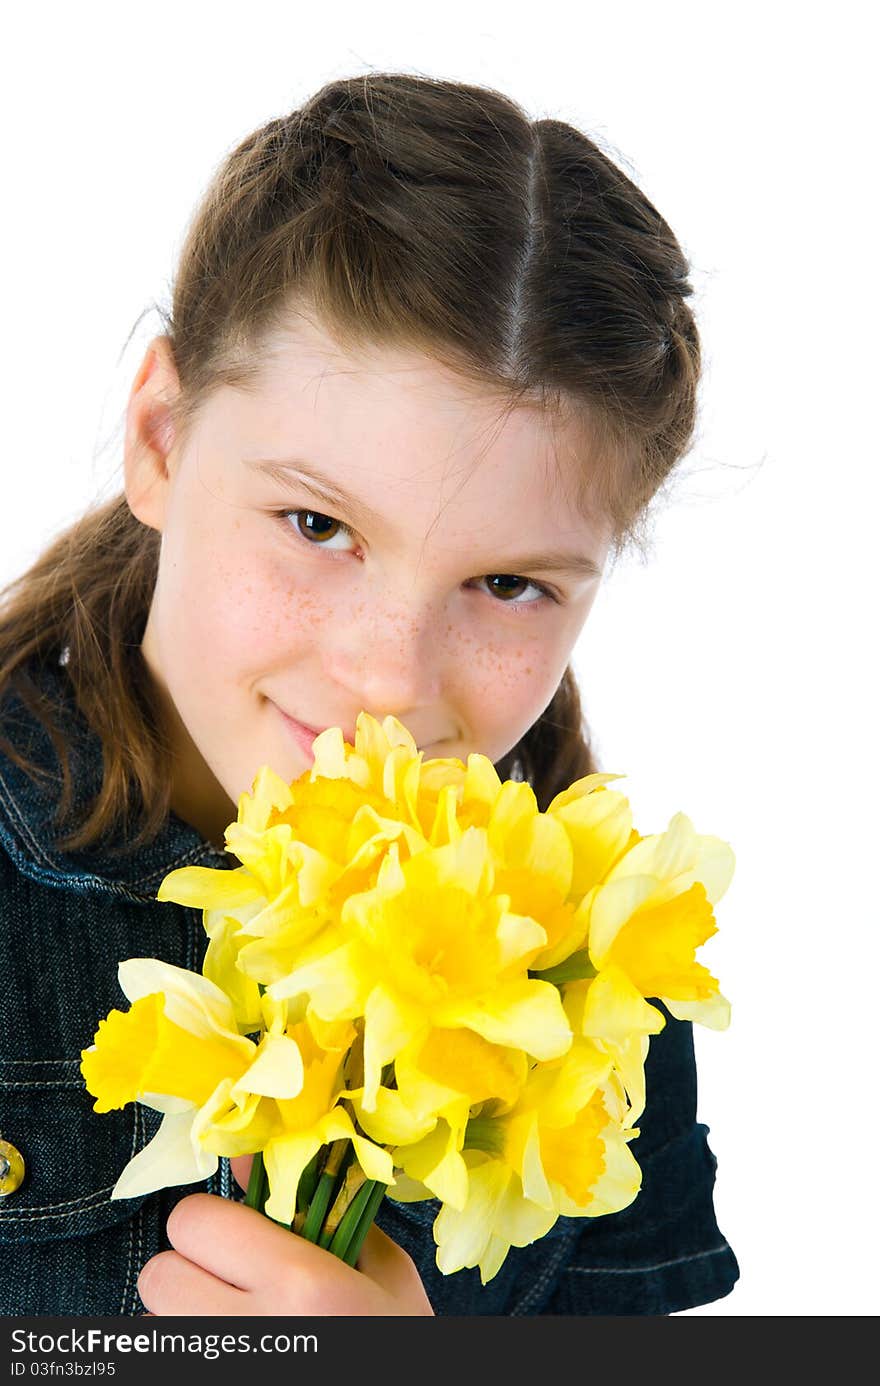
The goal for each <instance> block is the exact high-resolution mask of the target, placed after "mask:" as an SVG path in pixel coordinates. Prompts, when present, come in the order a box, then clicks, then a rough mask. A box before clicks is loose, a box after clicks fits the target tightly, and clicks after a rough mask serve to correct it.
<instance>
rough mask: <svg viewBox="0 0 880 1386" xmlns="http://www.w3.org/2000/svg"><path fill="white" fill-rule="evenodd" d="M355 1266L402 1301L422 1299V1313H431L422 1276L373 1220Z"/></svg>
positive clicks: (410, 1259)
mask: <svg viewBox="0 0 880 1386" xmlns="http://www.w3.org/2000/svg"><path fill="white" fill-rule="evenodd" d="M357 1269H358V1270H359V1271H362V1272H363V1274H364V1275H366V1276H369V1278H370V1280H373V1281H375V1283H376V1284H377V1285H380V1286H381V1287H382V1289H383V1290H386V1291H387V1292H388V1294H390V1295H391V1296H392V1297H393V1298H394V1299H396V1300H400V1301H401V1302H411V1301H413V1300H415V1302H416V1303H419V1301H420V1299H423V1300H424V1306H425V1307H424V1312H425V1313H428V1314H430V1313H432V1312H433V1311H432V1309H431V1306H430V1303H429V1302H428V1298H427V1295H426V1294H425V1291H424V1287H423V1285H422V1281H421V1277H420V1276H419V1273H418V1271H417V1270H416V1267H415V1263H414V1262H413V1259H412V1257H411V1256H408V1255H407V1253H406V1252H405V1251H404V1250H403V1247H400V1246H398V1245H397V1243H396V1242H394V1241H392V1240H391V1238H390V1237H389V1236H387V1235H386V1234H385V1233H384V1232H383V1231H382V1229H381V1227H377V1226H376V1224H375V1223H371V1224H370V1229H369V1231H368V1232H367V1235H366V1237H365V1238H364V1244H363V1246H362V1247H361V1251H360V1255H359V1256H358V1260H357Z"/></svg>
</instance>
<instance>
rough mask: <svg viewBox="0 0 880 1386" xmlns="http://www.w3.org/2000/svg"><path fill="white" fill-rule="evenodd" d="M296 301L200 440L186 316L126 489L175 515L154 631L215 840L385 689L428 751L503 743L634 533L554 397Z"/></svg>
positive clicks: (378, 706)
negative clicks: (585, 505)
mask: <svg viewBox="0 0 880 1386" xmlns="http://www.w3.org/2000/svg"><path fill="white" fill-rule="evenodd" d="M296 321H297V326H296V329H295V331H294V332H291V333H289V334H285V335H284V337H283V338H279V339H277V341H278V345H277V349H276V350H275V351H274V353H273V354H272V355H271V356H270V357H269V358H268V360H267V364H266V367H265V371H264V373H263V375H262V377H261V383H260V386H259V388H258V389H257V390H255V391H248V392H244V391H239V390H235V389H232V388H229V387H224V388H222V389H220V390H218V391H217V392H216V393H215V394H213V395H212V396H211V397H209V399H208V401H207V403H206V404H205V406H204V407H203V409H202V410H201V412H200V413H199V415H198V417H197V420H196V423H195V426H194V429H193V431H192V432H191V434H190V436H189V437H188V438H187V439H186V441H185V442H184V443H182V444H181V445H180V446H178V445H176V444H175V442H174V438H173V433H172V431H171V426H170V423H169V422H168V416H167V412H164V405H163V401H165V402H167V399H168V397H169V394H170V393H172V392H173V391H174V390H175V389H176V387H177V383H176V376H175V374H174V367H173V361H172V358H171V356H170V353H169V351H168V347H167V342H166V340H165V339H164V338H159V339H157V340H156V341H155V342H154V343H152V344H151V346H150V348H149V349H148V351H147V354H146V356H145V359H144V363H143V365H142V367H141V370H140V372H139V373H138V377H137V379H136V381H135V384H134V386H133V388H132V394H131V399H130V402H129V412H128V429H127V435H126V494H127V496H128V500H129V504H130V505H131V508H132V510H133V512H134V513H135V514H136V515H137V516H138V518H139V519H141V520H142V521H144V523H146V524H149V525H151V526H153V527H154V528H156V529H158V530H159V531H160V532H161V535H162V543H161V557H160V561H159V572H158V580H157V584H156V589H155V594H154V597H153V602H152V606H151V609H150V613H149V619H148V622H147V626H146V630H145V633H144V638H143V653H144V657H145V659H146V661H147V664H148V666H149V667H150V669H151V671H152V672H153V674H154V676H155V678H156V680H157V682H158V686H159V689H160V691H161V693H162V696H163V699H164V701H165V705H166V713H167V716H168V722H169V729H170V733H171V736H172V741H173V744H174V747H175V751H176V758H175V764H176V767H177V770H176V778H175V783H174V787H173V798H172V803H173V806H174V808H175V809H176V811H177V812H178V813H179V814H180V815H181V817H183V818H185V819H186V820H187V821H188V822H191V823H193V824H194V825H195V826H196V827H198V828H200V830H201V831H202V832H203V834H204V835H205V836H206V837H208V838H211V839H213V840H215V841H221V840H222V834H223V829H224V827H225V826H226V825H227V824H228V823H229V822H230V821H231V820H232V819H233V818H234V817H235V813H236V808H235V805H236V804H237V800H238V797H239V795H240V794H241V793H242V792H244V791H249V790H250V789H251V786H252V784H253V780H254V776H255V774H256V772H257V770H258V769H259V767H260V766H261V765H263V764H267V765H269V766H271V767H272V769H273V770H275V771H276V772H277V773H278V774H279V775H280V776H281V777H282V778H283V779H285V780H287V781H290V780H292V779H294V778H295V777H296V776H298V775H300V774H302V773H303V771H305V770H307V769H308V767H309V765H310V764H311V760H312V757H311V753H310V750H309V745H310V742H311V740H312V738H313V737H314V736H315V735H317V733H318V732H319V731H321V730H323V729H324V728H325V727H328V726H332V725H338V726H340V727H341V728H342V730H343V733H344V734H345V737H346V739H347V740H349V741H353V740H354V729H355V722H356V719H357V715H358V713H359V712H360V711H361V709H364V710H366V711H367V712H369V713H372V715H373V716H374V717H377V718H379V719H381V718H383V717H385V716H386V715H387V714H389V713H390V714H393V715H394V716H395V717H397V718H399V719H400V720H401V721H402V722H403V723H404V724H405V725H406V727H407V728H408V729H409V731H410V732H411V733H412V735H413V737H414V738H415V741H416V743H417V745H418V746H419V748H420V749H421V750H422V751H423V752H424V756H425V758H426V759H427V758H430V757H435V756H458V757H460V758H461V759H466V757H467V755H468V754H469V753H470V752H471V751H479V752H481V753H482V754H484V755H486V756H488V757H489V758H490V759H491V760H492V761H498V760H499V759H500V758H501V757H502V756H503V755H504V754H505V753H506V752H508V751H509V750H511V748H512V747H513V746H514V745H515V744H516V742H517V741H518V740H519V738H520V737H521V736H522V735H523V733H524V732H525V731H527V730H528V728H529V727H530V726H531V725H532V724H533V722H535V721H536V719H537V718H538V717H539V716H540V714H541V712H543V710H544V709H545V708H546V707H547V705H548V703H549V702H550V700H551V698H552V697H553V694H554V692H555V690H556V688H557V686H558V684H559V681H560V679H561V678H562V675H563V673H564V671H565V667H566V664H567V663H568V660H569V656H570V655H571V652H572V647H573V646H574V643H575V641H576V639H577V636H578V634H579V632H580V630H581V628H582V626H583V624H584V621H585V620H586V617H587V615H588V614H589V611H590V608H591V606H592V604H593V601H594V599H595V596H596V591H597V588H598V584H599V581H600V576H601V569H602V566H603V564H604V562H605V558H606V555H607V552H608V546H609V541H610V533H609V531H608V530H607V528H606V526H605V525H604V524H603V523H602V521H601V520H600V518H599V517H592V518H590V517H586V518H585V517H584V515H582V514H581V513H579V511H578V509H577V506H576V505H575V502H574V500H573V499H571V498H570V497H571V495H572V494H573V493H574V491H575V486H574V484H573V483H574V481H575V480H576V469H577V467H578V466H579V465H582V463H581V462H578V461H577V460H576V455H575V451H574V450H575V447H576V446H577V442H576V440H575V439H574V437H573V435H572V436H569V435H567V434H566V432H565V431H564V430H563V429H561V428H560V427H559V426H557V428H556V429H555V431H554V430H553V429H552V428H551V424H550V422H549V420H548V419H547V417H546V416H545V415H543V414H542V413H541V412H540V411H538V410H532V409H525V408H519V409H516V410H514V411H513V412H509V413H508V414H507V416H506V417H502V415H501V410H500V407H499V405H498V402H497V400H495V399H493V398H490V397H489V396H487V395H486V394H485V393H480V392H478V391H477V390H476V388H475V387H473V386H469V385H467V384H465V383H464V382H462V381H461V380H460V379H458V378H457V377H455V376H453V375H452V374H451V373H449V372H447V371H446V370H445V369H443V368H441V367H439V366H437V365H436V364H434V363H433V362H432V361H430V360H429V359H428V358H426V357H422V356H420V355H410V354H403V353H396V352H386V351H382V352H379V351H376V352H375V353H371V354H370V355H369V356H367V355H364V356H357V357H352V356H348V355H343V354H341V353H340V352H339V351H338V350H337V349H335V348H334V346H333V344H332V343H331V340H330V338H329V337H327V336H326V335H325V334H324V333H323V332H322V331H321V330H320V329H319V328H318V327H317V326H316V325H312V324H310V323H307V322H305V320H300V319H297V320H296ZM582 446H583V445H582V443H581V457H582ZM567 496H568V497H569V498H568V499H567V498H566V497H567ZM591 569H595V571H591Z"/></svg>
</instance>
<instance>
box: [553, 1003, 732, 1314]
mask: <svg viewBox="0 0 880 1386" xmlns="http://www.w3.org/2000/svg"><path fill="white" fill-rule="evenodd" d="M655 1004H658V1005H659V1003H655ZM661 1009H664V1013H665V1014H666V1016H667V1023H666V1027H665V1029H664V1030H662V1031H661V1033H660V1034H659V1035H655V1036H654V1037H653V1038H652V1040H651V1049H650V1051H649V1054H648V1059H647V1062H646V1066H645V1074H646V1085H647V1095H648V1100H647V1105H646V1109H645V1112H644V1114H643V1117H642V1120H641V1121H640V1123H639V1130H640V1133H641V1134H640V1135H639V1136H638V1138H637V1139H636V1140H635V1141H634V1142H633V1143H632V1146H631V1149H632V1152H633V1154H634V1156H635V1157H636V1159H637V1160H638V1162H639V1166H640V1168H641V1170H642V1188H641V1191H640V1193H639V1194H638V1196H637V1197H636V1199H635V1201H634V1202H633V1203H631V1204H630V1206H629V1207H628V1208H625V1209H623V1210H622V1211H621V1212H619V1213H612V1214H609V1215H608V1216H606V1217H601V1218H594V1219H585V1220H584V1221H583V1223H582V1224H581V1226H580V1228H579V1230H578V1232H577V1235H576V1236H575V1237H573V1238H572V1240H571V1242H570V1243H569V1250H568V1252H567V1254H566V1258H565V1260H564V1262H563V1263H562V1265H561V1266H560V1268H559V1273H558V1276H557V1278H556V1282H555V1285H554V1288H553V1291H552V1293H551V1294H550V1296H549V1298H548V1299H547V1300H546V1302H545V1303H544V1305H543V1307H542V1308H541V1309H540V1310H538V1312H540V1313H543V1314H671V1313H675V1312H677V1311H679V1310H682V1309H689V1308H692V1307H693V1306H695V1305H698V1304H708V1303H710V1302H711V1301H712V1300H715V1299H720V1298H721V1297H722V1296H724V1295H726V1294H729V1293H730V1291H731V1290H732V1289H733V1286H734V1284H735V1283H736V1280H737V1279H738V1276H739V1268H738V1266H737V1262H736V1258H735V1256H734V1254H733V1251H732V1250H731V1248H730V1246H729V1245H728V1243H727V1241H726V1240H725V1238H724V1237H723V1236H722V1234H721V1232H720V1231H719V1228H718V1224H717V1222H716V1219H715V1209H714V1203H713V1190H714V1184H715V1169H716V1163H717V1162H716V1159H715V1156H714V1155H713V1153H712V1151H711V1149H710V1148H709V1144H708V1141H707V1135H708V1127H707V1126H705V1125H703V1124H702V1123H700V1122H698V1121H697V1120H696V1105H697V1074H696V1065H695V1060H694V1045H693V1028H692V1026H691V1025H690V1023H689V1022H685V1021H679V1020H674V1019H673V1018H672V1017H671V1016H670V1015H669V1013H668V1012H667V1011H665V1008H663V1007H661Z"/></svg>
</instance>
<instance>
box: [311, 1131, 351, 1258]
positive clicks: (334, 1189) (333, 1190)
mask: <svg viewBox="0 0 880 1386" xmlns="http://www.w3.org/2000/svg"><path fill="white" fill-rule="evenodd" d="M345 1146H348V1147H349V1148H348V1150H346V1149H345V1148H344V1147H345ZM351 1154H352V1151H351V1142H350V1141H334V1143H333V1145H332V1146H331V1147H330V1154H329V1155H328V1156H327V1162H326V1164H325V1165H324V1169H323V1172H322V1174H321V1177H320V1179H319V1180H318V1187H317V1188H316V1189H315V1192H314V1193H313V1195H312V1198H311V1202H310V1203H309V1211H308V1213H307V1214H306V1220H305V1222H304V1223H303V1226H302V1231H301V1232H300V1236H301V1237H304V1238H305V1240H306V1241H307V1242H315V1243H317V1241H318V1237H319V1235H320V1233H321V1229H322V1228H323V1226H324V1218H325V1217H326V1215H327V1210H328V1208H330V1207H331V1205H332V1203H333V1200H334V1199H335V1197H336V1195H337V1193H338V1192H339V1187H340V1185H341V1183H342V1180H343V1179H344V1178H345V1166H346V1165H347V1164H348V1161H349V1160H350V1159H351Z"/></svg>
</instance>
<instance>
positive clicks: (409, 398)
mask: <svg viewBox="0 0 880 1386" xmlns="http://www.w3.org/2000/svg"><path fill="white" fill-rule="evenodd" d="M238 403H239V404H240V405H241V407H242V409H243V413H244V418H243V420H242V422H243V423H244V425H245V427H248V426H254V427H256V429H257V432H258V433H259V435H260V438H261V440H262V445H263V447H264V449H270V450H273V451H274V455H275V456H276V457H282V456H285V455H287V454H294V453H295V454H298V455H300V456H303V455H304V456H311V458H312V460H313V461H314V462H315V463H316V465H320V464H321V463H322V462H323V463H324V465H325V468H326V467H327V466H330V467H332V468H333V470H334V471H336V470H338V469H341V470H342V471H343V472H344V474H345V477H346V478H347V479H350V480H352V481H354V482H356V481H357V479H358V476H359V475H360V476H362V478H363V480H364V482H368V483H372V484H375V483H376V482H377V481H378V482H382V481H383V480H384V481H386V482H388V483H389V484H394V483H397V484H400V485H404V486H406V487H407V488H408V489H409V490H410V491H412V490H413V489H414V488H427V489H428V490H430V488H431V487H435V488H436V487H437V486H438V485H440V486H441V488H442V491H443V495H444V496H448V495H449V493H450V489H452V490H455V489H456V488H462V489H463V488H467V489H468V490H469V491H470V492H471V493H473V494H476V493H479V492H480V491H486V490H488V491H491V493H492V495H493V497H496V496H498V493H499V488H502V489H503V490H504V491H509V489H510V487H515V488H516V492H517V496H518V498H519V499H520V501H521V502H522V503H525V504H527V505H528V504H542V505H545V506H546V505H548V504H549V505H551V506H552V507H553V508H554V509H558V513H559V514H560V516H562V515H565V516H566V517H567V518H569V519H571V518H572V516H573V515H574V516H576V517H578V518H579V519H581V520H582V521H585V522H587V523H588V524H589V525H590V527H591V528H595V527H597V526H598V527H599V528H601V527H602V519H601V517H600V516H599V515H598V514H597V512H596V507H595V505H594V504H591V496H590V470H591V462H590V456H591V450H592V440H591V437H590V432H589V426H588V424H587V423H586V422H585V420H584V419H583V418H582V417H578V416H577V415H576V414H575V412H574V411H573V410H572V409H570V408H565V407H564V406H562V405H559V406H556V407H551V406H550V405H547V404H543V403H539V402H537V401H534V400H516V401H513V400H512V399H511V396H510V394H509V393H508V392H501V391H500V390H492V389H490V388H488V387H487V385H486V384H485V383H484V382H481V381H477V380H474V379H473V378H469V377H467V376H466V375H464V374H463V373H459V372H456V371H453V370H452V369H450V368H449V367H447V366H445V365H443V364H441V363H439V362H437V361H435V360H434V359H433V358H431V357H430V356H428V355H426V354H423V353H421V352H418V351H415V350H407V349H402V348H396V347H386V346H378V345H375V344H365V345H363V346H358V347H356V348H353V347H350V346H343V345H341V344H340V343H339V342H338V341H337V340H336V339H335V337H334V336H333V335H332V334H331V333H330V332H329V331H327V330H326V329H325V328H324V327H323V326H321V325H320V324H319V323H318V322H317V320H316V319H315V318H314V317H311V316H309V315H308V314H307V313H305V312H297V313H296V314H295V315H294V314H291V315H290V317H289V318H288V320H287V321H286V322H285V324H284V327H283V328H281V329H278V330H276V331H275V332H274V333H272V334H271V335H269V336H267V337H266V338H265V339H264V341H263V342H262V344H261V346H260V348H259V356H258V368H257V371H256V373H255V374H254V376H253V378H252V381H251V383H250V384H249V386H248V388H247V391H246V392H245V393H244V394H243V395H239V396H238ZM253 441H254V442H256V441H257V440H256V439H254V440H253ZM481 474H482V479H481Z"/></svg>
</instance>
